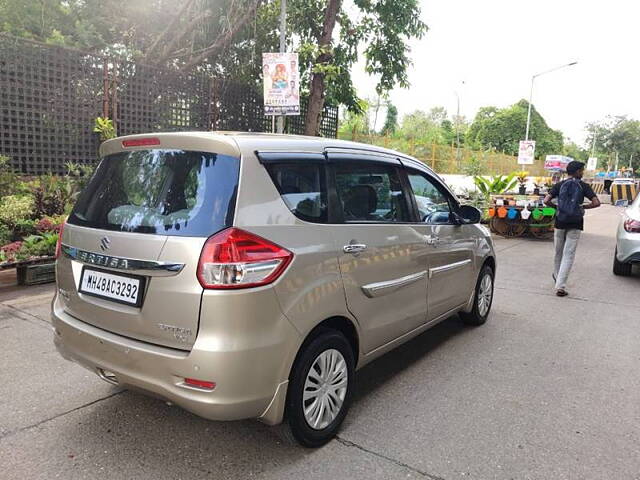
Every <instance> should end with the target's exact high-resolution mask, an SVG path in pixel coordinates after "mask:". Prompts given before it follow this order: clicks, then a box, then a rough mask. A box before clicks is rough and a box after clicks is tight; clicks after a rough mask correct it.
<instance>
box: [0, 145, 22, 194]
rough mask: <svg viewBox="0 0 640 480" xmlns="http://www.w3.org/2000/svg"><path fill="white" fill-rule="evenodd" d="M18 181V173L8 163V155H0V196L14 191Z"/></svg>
mask: <svg viewBox="0 0 640 480" xmlns="http://www.w3.org/2000/svg"><path fill="white" fill-rule="evenodd" d="M18 183H19V182H18V175H16V173H15V172H14V171H13V169H12V168H11V166H10V165H9V157H5V156H3V155H0V197H2V196H3V195H13V194H14V193H16V188H17V186H18Z"/></svg>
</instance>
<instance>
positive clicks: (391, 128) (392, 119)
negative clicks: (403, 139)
mask: <svg viewBox="0 0 640 480" xmlns="http://www.w3.org/2000/svg"><path fill="white" fill-rule="evenodd" d="M396 128H398V109H397V108H396V106H395V105H393V104H392V103H388V104H387V118H386V120H385V121H384V126H383V127H382V134H383V135H393V134H394V133H395V131H396Z"/></svg>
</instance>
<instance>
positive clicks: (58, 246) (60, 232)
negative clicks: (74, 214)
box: [56, 222, 66, 259]
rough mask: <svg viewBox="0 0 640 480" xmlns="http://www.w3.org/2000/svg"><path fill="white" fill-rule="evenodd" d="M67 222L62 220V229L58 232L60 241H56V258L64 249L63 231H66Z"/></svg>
mask: <svg viewBox="0 0 640 480" xmlns="http://www.w3.org/2000/svg"><path fill="white" fill-rule="evenodd" d="M65 223H66V222H62V225H60V231H59V232H58V241H57V242H56V259H57V258H58V257H59V256H60V251H61V250H62V232H63V231H64V224H65Z"/></svg>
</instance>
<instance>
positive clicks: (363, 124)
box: [338, 100, 371, 140]
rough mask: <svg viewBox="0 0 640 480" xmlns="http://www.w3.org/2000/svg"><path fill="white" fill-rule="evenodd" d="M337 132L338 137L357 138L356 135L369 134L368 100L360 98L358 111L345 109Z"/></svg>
mask: <svg viewBox="0 0 640 480" xmlns="http://www.w3.org/2000/svg"><path fill="white" fill-rule="evenodd" d="M343 115H344V116H343V118H342V121H341V122H340V127H339V129H338V134H339V136H340V138H350V139H351V140H357V136H358V135H369V133H371V131H370V130H371V128H370V121H371V117H370V107H369V102H367V101H366V100H360V105H359V108H358V111H350V110H346V111H345V112H344V114H343Z"/></svg>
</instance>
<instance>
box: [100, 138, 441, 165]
mask: <svg viewBox="0 0 640 480" xmlns="http://www.w3.org/2000/svg"><path fill="white" fill-rule="evenodd" d="M148 137H159V138H160V139H161V140H162V142H163V143H165V141H171V143H172V144H175V143H176V142H177V143H179V142H180V140H183V141H185V142H187V143H188V144H194V146H195V145H200V144H201V143H202V142H203V141H204V142H206V141H212V140H213V141H215V142H216V143H218V144H219V145H220V146H221V147H225V148H224V149H225V151H224V152H220V153H229V154H232V152H231V151H229V148H230V147H231V145H235V146H236V149H237V150H238V153H241V154H243V155H249V154H252V153H254V152H256V151H274V152H276V151H287V152H296V151H297V152H317V153H323V152H324V151H325V150H326V149H327V148H331V149H333V148H335V149H342V150H351V151H354V150H357V151H360V152H369V153H379V154H384V155H390V156H394V157H398V158H401V159H402V160H403V161H409V162H411V163H412V164H413V166H417V167H422V168H425V169H427V170H429V171H431V169H430V168H429V167H428V166H427V165H425V164H424V163H423V162H421V161H420V160H417V159H415V158H413V157H410V156H409V155H406V154H404V153H401V152H397V151H395V150H391V149H388V148H384V147H380V146H377V145H370V144H364V143H358V142H352V141H349V140H339V139H336V138H326V137H310V136H305V135H290V134H277V133H260V132H237V131H212V132H206V131H189V132H155V133H145V134H137V135H127V136H123V137H117V138H114V139H112V140H107V141H106V142H104V143H103V144H102V145H101V147H100V153H101V155H102V156H104V155H108V154H111V153H115V152H117V151H122V150H124V149H123V148H122V141H124V140H128V139H141V138H148ZM143 148H144V147H143ZM146 148H148V147H146ZM127 150H129V148H127ZM234 150H235V149H234Z"/></svg>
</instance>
